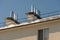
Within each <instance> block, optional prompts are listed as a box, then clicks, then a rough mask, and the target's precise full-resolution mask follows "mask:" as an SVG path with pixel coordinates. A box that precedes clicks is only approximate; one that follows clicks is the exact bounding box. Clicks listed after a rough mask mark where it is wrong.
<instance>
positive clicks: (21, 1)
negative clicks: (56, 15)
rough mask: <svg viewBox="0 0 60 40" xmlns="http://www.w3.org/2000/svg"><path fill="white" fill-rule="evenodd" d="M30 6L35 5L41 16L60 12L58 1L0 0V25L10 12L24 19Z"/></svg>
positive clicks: (59, 2) (59, 1) (59, 0)
mask: <svg viewBox="0 0 60 40" xmlns="http://www.w3.org/2000/svg"><path fill="white" fill-rule="evenodd" d="M31 4H33V5H35V6H36V8H37V9H39V10H40V12H41V14H46V13H49V12H53V11H59V10H60V0H0V23H1V22H4V20H5V18H6V17H9V15H10V11H12V10H13V11H14V12H15V13H16V14H18V17H19V18H26V17H27V16H26V15H25V13H27V12H28V11H30V6H31ZM50 14H52V13H50ZM46 15H48V14H46ZM41 17H44V16H43V15H41Z"/></svg>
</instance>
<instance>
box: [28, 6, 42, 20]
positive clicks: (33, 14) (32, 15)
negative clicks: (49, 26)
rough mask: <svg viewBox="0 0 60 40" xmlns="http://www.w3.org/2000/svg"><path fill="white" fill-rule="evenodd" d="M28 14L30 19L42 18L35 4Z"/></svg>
mask: <svg viewBox="0 0 60 40" xmlns="http://www.w3.org/2000/svg"><path fill="white" fill-rule="evenodd" d="M27 16H28V20H29V21H34V20H37V19H41V17H40V15H39V12H38V10H37V9H36V8H35V7H33V6H31V12H28V13H27Z"/></svg>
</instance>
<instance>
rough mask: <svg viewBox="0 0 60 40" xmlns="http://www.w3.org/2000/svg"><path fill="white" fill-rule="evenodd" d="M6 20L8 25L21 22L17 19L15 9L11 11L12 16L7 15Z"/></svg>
mask: <svg viewBox="0 0 60 40" xmlns="http://www.w3.org/2000/svg"><path fill="white" fill-rule="evenodd" d="M5 20H6V26H10V25H16V24H19V22H18V21H17V16H16V15H15V13H14V12H13V11H12V13H10V17H7V18H6V19H5Z"/></svg>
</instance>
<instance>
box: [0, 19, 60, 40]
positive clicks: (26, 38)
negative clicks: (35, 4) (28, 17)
mask: <svg viewBox="0 0 60 40" xmlns="http://www.w3.org/2000/svg"><path fill="white" fill-rule="evenodd" d="M45 28H49V40H60V36H59V35H60V21H59V20H55V21H48V22H43V23H37V24H31V25H25V26H21V27H17V28H12V29H7V30H1V31H0V40H37V39H38V30H41V29H45Z"/></svg>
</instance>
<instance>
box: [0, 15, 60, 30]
mask: <svg viewBox="0 0 60 40" xmlns="http://www.w3.org/2000/svg"><path fill="white" fill-rule="evenodd" d="M58 19H60V15H56V16H50V17H46V18H42V19H37V20H34V21H31V22H24V23H20V24H16V25H10V26H9V27H7V26H5V27H0V30H3V29H9V28H15V27H17V26H19V27H20V26H23V25H29V24H34V23H43V22H47V21H52V20H58Z"/></svg>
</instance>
